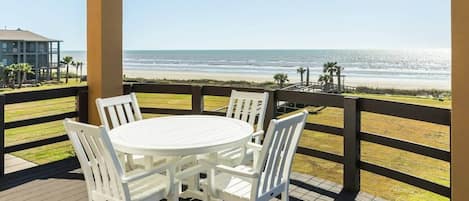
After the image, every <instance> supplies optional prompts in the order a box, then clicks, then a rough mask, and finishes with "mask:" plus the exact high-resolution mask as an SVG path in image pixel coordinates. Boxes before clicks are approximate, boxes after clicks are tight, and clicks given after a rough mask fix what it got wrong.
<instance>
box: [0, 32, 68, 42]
mask: <svg viewBox="0 0 469 201" xmlns="http://www.w3.org/2000/svg"><path fill="white" fill-rule="evenodd" d="M0 40H19V41H35V42H36V41H37V42H56V41H59V40H54V39H50V38H46V37H44V36H41V35H39V34H36V33H33V32H31V31H27V30H21V29H16V30H9V29H0Z"/></svg>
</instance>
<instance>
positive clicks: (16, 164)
mask: <svg viewBox="0 0 469 201" xmlns="http://www.w3.org/2000/svg"><path fill="white" fill-rule="evenodd" d="M34 166H37V165H36V164H34V163H31V162H29V161H26V160H24V159H21V158H18V157H15V156H13V155H10V154H5V173H6V174H8V173H11V172H16V171H19V170H24V169H27V168H31V167H34Z"/></svg>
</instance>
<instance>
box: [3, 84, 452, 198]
mask: <svg viewBox="0 0 469 201" xmlns="http://www.w3.org/2000/svg"><path fill="white" fill-rule="evenodd" d="M54 87H60V86H56V85H55V86H41V87H37V88H33V89H44V88H54ZM22 90H27V89H22ZM29 90H31V89H30V88H29ZM15 91H17V90H15ZM8 92H11V91H8ZM137 95H138V99H139V103H140V105H141V106H143V107H160V108H178V109H188V110H189V109H190V108H191V97H190V95H173V94H143V93H139V94H137ZM348 95H353V96H361V97H367V98H376V99H383V100H391V101H399V102H406V103H414V104H421V105H429V106H436V107H444V108H449V107H450V101H448V100H445V101H438V100H433V99H428V98H417V97H410V96H387V95H369V94H348ZM227 103H228V98H226V97H214V96H207V97H205V109H206V110H214V109H217V108H220V107H222V106H225V105H227ZM74 107H75V103H74V98H73V97H71V98H60V99H53V100H47V101H36V102H31V103H22V104H14V105H8V106H7V108H6V120H7V121H13V120H20V119H27V118H32V117H37V116H44V115H50V114H58V113H63V112H66V111H73V110H74ZM154 116H159V115H148V114H145V115H144V117H145V118H149V117H154ZM362 118H363V119H362V129H363V130H364V131H366V132H371V133H377V134H380V135H385V136H390V137H394V138H398V139H404V140H408V141H412V142H416V143H421V144H426V145H429V146H433V147H437V148H440V149H444V150H449V128H448V127H445V126H438V125H435V124H430V123H424V122H419V121H413V120H408V119H402V118H396V117H390V116H385V115H377V114H371V113H363V115H362ZM308 121H309V122H314V123H319V124H325V125H331V126H337V127H342V126H343V111H342V109H339V108H332V107H329V108H326V109H324V110H322V111H321V112H320V113H318V114H317V115H310V116H309V118H308ZM63 133H64V130H63V127H62V124H61V121H58V122H51V123H45V124H40V125H34V126H28V127H22V128H17V129H9V130H7V131H6V143H7V145H12V144H18V143H23V142H28V141H33V140H37V139H43V138H47V137H51V136H56V135H61V134H63ZM300 143H301V146H306V147H311V148H314V149H318V150H321V151H326V152H330V153H335V154H340V155H342V154H343V153H342V152H343V150H342V146H343V140H342V138H341V137H338V136H333V135H328V134H324V133H319V132H313V131H305V132H304V135H303V137H302V139H301V142H300ZM14 155H17V156H19V157H22V158H25V159H27V160H30V161H32V162H35V163H39V164H42V163H46V162H49V161H53V160H59V159H62V158H67V157H69V156H71V155H73V152H72V149H71V146H70V144H69V143H68V142H63V143H57V144H54V145H48V146H43V147H39V148H35V149H30V150H25V151H20V152H16V153H14ZM362 160H364V161H369V162H372V163H376V164H378V165H382V166H385V167H389V168H393V169H396V170H399V171H403V172H406V173H409V174H412V175H416V176H418V177H422V178H425V179H428V180H430V181H433V182H437V183H439V184H442V185H446V186H449V164H448V163H445V162H441V161H438V160H434V159H430V158H428V157H424V156H419V155H417V154H412V153H408V152H405V151H399V150H396V149H392V148H388V147H384V146H380V145H376V144H372V143H365V142H363V144H362ZM294 171H297V172H302V173H306V174H310V175H314V176H318V177H321V178H324V179H327V180H331V181H334V182H337V183H342V165H339V164H336V163H332V162H327V161H324V160H321V159H316V158H312V157H307V156H302V155H297V156H296V158H295V162H294ZM362 189H363V190H364V191H367V192H369V193H371V194H375V195H378V196H381V197H383V198H385V199H389V200H429V201H430V200H448V199H446V198H443V197H441V196H438V195H435V194H433V193H430V192H426V191H424V190H420V189H418V188H415V187H412V186H410V185H406V184H403V183H400V182H397V181H393V180H391V179H387V178H384V177H380V176H377V175H374V174H371V173H368V172H363V173H362Z"/></svg>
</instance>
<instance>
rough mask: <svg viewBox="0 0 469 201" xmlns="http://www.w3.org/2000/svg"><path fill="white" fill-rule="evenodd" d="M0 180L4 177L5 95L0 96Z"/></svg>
mask: <svg viewBox="0 0 469 201" xmlns="http://www.w3.org/2000/svg"><path fill="white" fill-rule="evenodd" d="M0 112H1V114H0V178H1V177H3V176H5V95H0Z"/></svg>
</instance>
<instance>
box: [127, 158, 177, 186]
mask: <svg viewBox="0 0 469 201" xmlns="http://www.w3.org/2000/svg"><path fill="white" fill-rule="evenodd" d="M170 169H175V164H174V163H165V164H162V165H160V166H158V167H155V168H152V169H151V170H147V171H142V172H139V173H136V174H134V175H129V176H126V175H124V176H123V177H121V180H122V182H123V183H129V182H133V181H136V180H139V179H143V178H145V177H148V176H151V175H154V174H159V173H161V172H162V171H163V170H170Z"/></svg>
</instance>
